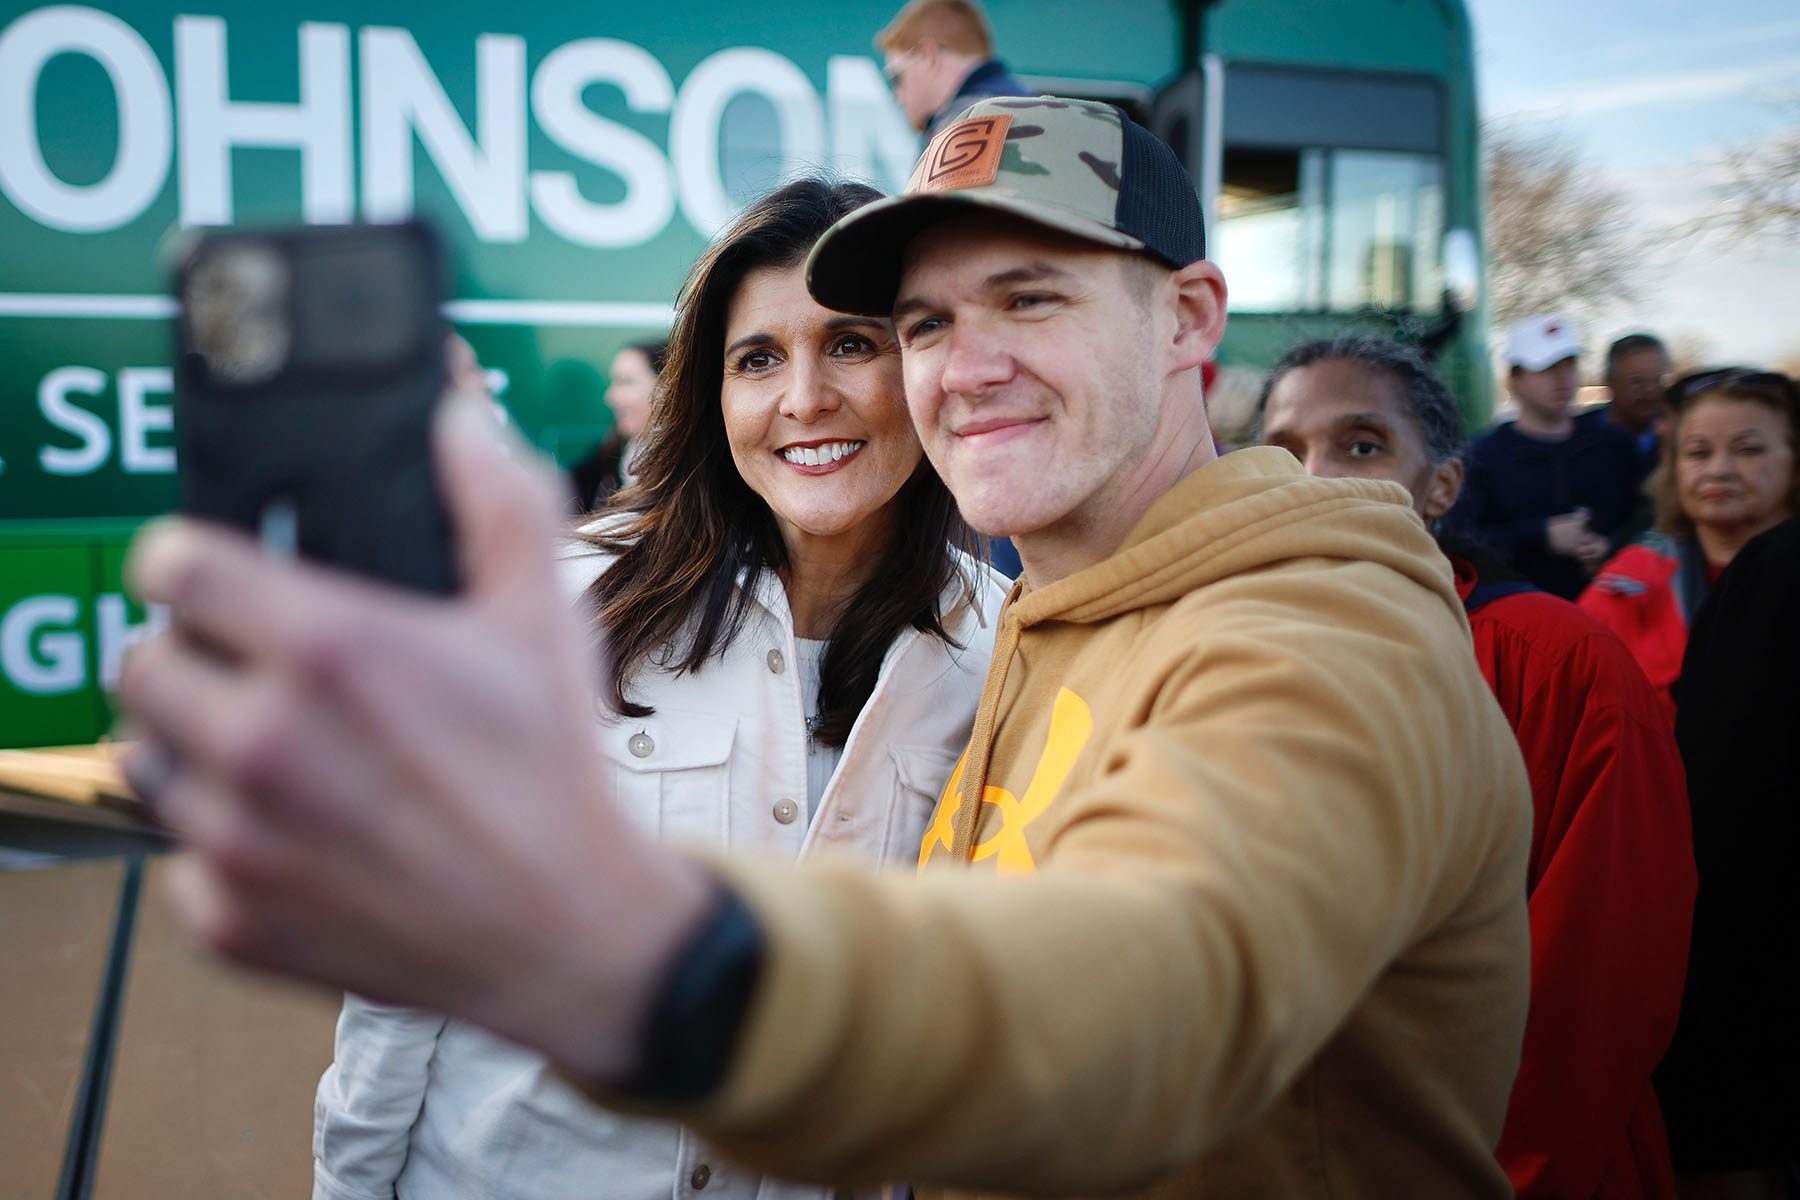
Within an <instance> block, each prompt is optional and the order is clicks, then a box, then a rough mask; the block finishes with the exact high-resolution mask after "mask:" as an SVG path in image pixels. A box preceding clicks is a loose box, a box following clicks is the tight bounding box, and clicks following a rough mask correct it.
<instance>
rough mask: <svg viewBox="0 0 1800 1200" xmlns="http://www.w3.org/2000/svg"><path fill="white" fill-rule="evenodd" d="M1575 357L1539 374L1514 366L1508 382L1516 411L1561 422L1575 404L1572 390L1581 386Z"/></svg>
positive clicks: (1547, 368)
mask: <svg viewBox="0 0 1800 1200" xmlns="http://www.w3.org/2000/svg"><path fill="white" fill-rule="evenodd" d="M1575 364H1576V360H1575V356H1574V355H1572V354H1571V355H1570V356H1569V357H1567V358H1565V359H1563V360H1561V361H1560V362H1553V363H1551V364H1550V365H1549V366H1547V367H1545V368H1544V369H1543V370H1541V371H1527V370H1526V369H1525V368H1523V367H1514V368H1513V369H1512V374H1511V375H1510V376H1509V377H1508V382H1509V384H1510V386H1511V388H1512V394H1513V398H1514V399H1516V400H1517V401H1518V402H1519V411H1520V412H1521V413H1529V414H1530V415H1531V416H1533V417H1536V418H1537V419H1538V420H1540V421H1560V420H1562V419H1563V418H1564V417H1566V416H1568V415H1569V406H1570V405H1572V404H1573V403H1575V389H1576V387H1577V385H1578V384H1579V383H1580V375H1579V374H1578V373H1577V371H1576V365H1575Z"/></svg>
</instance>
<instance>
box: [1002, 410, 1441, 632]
mask: <svg viewBox="0 0 1800 1200" xmlns="http://www.w3.org/2000/svg"><path fill="white" fill-rule="evenodd" d="M1296 558H1347V559H1360V560H1366V561H1370V562H1376V563H1380V564H1381V565H1383V566H1386V567H1390V568H1392V569H1393V570H1395V571H1398V572H1400V573H1401V574H1403V575H1405V576H1406V577H1407V578H1409V579H1411V580H1413V581H1414V582H1416V583H1418V584H1419V585H1420V586H1421V587H1425V588H1427V589H1429V590H1431V591H1433V592H1435V593H1437V594H1438V596H1439V597H1440V598H1441V599H1442V600H1443V602H1444V605H1445V607H1447V608H1449V609H1451V610H1452V611H1455V612H1458V613H1460V612H1461V611H1462V605H1461V602H1460V601H1459V600H1458V599H1457V594H1456V580H1455V577H1454V574H1453V573H1452V571H1451V568H1450V563H1449V560H1447V559H1446V558H1445V557H1444V556H1443V554H1442V553H1440V552H1439V551H1438V549H1437V546H1436V544H1435V543H1434V542H1433V541H1432V539H1431V535H1430V534H1429V533H1427V532H1426V529H1425V525H1424V522H1422V521H1421V520H1420V519H1419V517H1418V514H1417V513H1415V512H1413V510H1412V500H1411V497H1410V496H1409V495H1408V494H1407V492H1406V489H1405V488H1403V487H1401V486H1400V485H1399V484H1397V483H1388V482H1386V481H1383V480H1375V479H1315V478H1313V477H1311V476H1309V475H1307V474H1306V472H1305V471H1304V470H1302V469H1301V467H1300V464H1299V463H1298V462H1297V461H1295V459H1294V456H1293V455H1291V454H1289V453H1288V452H1287V451H1285V450H1280V449H1276V448H1275V447H1272V446H1257V447H1253V448H1251V449H1246V450H1238V451H1235V452H1234V453H1232V454H1228V455H1226V456H1224V457H1223V458H1220V459H1218V460H1216V461H1214V462H1211V463H1208V464H1207V465H1206V466H1204V467H1202V468H1200V469H1199V470H1198V471H1195V472H1194V473H1193V474H1192V475H1189V476H1188V477H1187V478H1186V479H1183V480H1182V481H1181V482H1180V483H1178V484H1176V485H1175V486H1174V487H1173V488H1171V489H1170V490H1169V491H1168V492H1167V493H1165V494H1164V495H1163V496H1161V497H1160V498H1159V499H1158V500H1157V501H1156V503H1155V504H1153V505H1151V506H1150V511H1149V512H1147V513H1145V514H1144V517H1143V519H1142V520H1141V521H1139V522H1138V523H1137V526H1136V527H1135V528H1134V529H1133V530H1132V531H1131V533H1130V535H1128V536H1127V537H1126V539H1125V541H1124V543H1123V544H1122V545H1121V546H1120V547H1119V549H1118V550H1116V551H1115V552H1114V553H1112V554H1111V555H1109V556H1108V557H1106V558H1105V559H1102V560H1101V561H1100V562H1097V563H1095V564H1094V565H1093V566H1091V567H1088V568H1087V569H1085V570H1082V571H1077V572H1076V573H1075V574H1073V575H1070V576H1068V577H1067V578H1064V579H1059V580H1057V581H1056V582H1055V583H1052V584H1050V585H1049V586H1047V587H1044V588H1040V589H1038V590H1036V591H1032V590H1030V589H1029V588H1025V589H1024V590H1022V591H1021V593H1020V595H1019V597H1018V598H1017V599H1016V600H1015V601H1014V603H1013V605H1012V607H1011V609H1010V610H1009V612H1008V615H1009V616H1010V617H1011V618H1012V619H1013V620H1014V621H1016V622H1018V623H1019V625H1020V626H1021V627H1028V626H1031V625H1035V624H1037V623H1039V622H1041V621H1051V620H1055V621H1071V622H1076V623H1090V622H1095V621H1104V620H1108V619H1110V618H1112V617H1116V616H1119V615H1120V614H1122V613H1127V612H1130V611H1132V610H1134V609H1139V608H1147V607H1150V606H1153V605H1159V604H1167V603H1170V602H1172V601H1174V600H1177V599H1179V598H1180V597H1182V596H1184V595H1186V594H1187V593H1189V592H1192V591H1194V590H1196V589H1197V588H1202V587H1205V586H1206V585H1208V584H1210V583H1215V582H1217V581H1219V580H1221V579H1225V578H1227V577H1230V576H1234V575H1241V574H1244V573H1245V572H1248V571H1255V570H1258V569H1260V568H1263V567H1269V566H1273V565H1275V564H1277V563H1280V562H1284V561H1287V560H1289V559H1296Z"/></svg>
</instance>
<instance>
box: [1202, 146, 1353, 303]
mask: <svg viewBox="0 0 1800 1200" xmlns="http://www.w3.org/2000/svg"><path fill="white" fill-rule="evenodd" d="M1324 157H1325V155H1324V152H1323V151H1320V150H1251V149H1232V148H1228V149H1227V150H1226V151H1225V163H1224V171H1223V179H1222V182H1221V186H1220V188H1219V228H1218V230H1217V232H1216V234H1215V235H1214V241H1215V243H1216V248H1215V249H1214V250H1213V255H1212V257H1213V258H1214V260H1215V261H1217V262H1218V263H1219V264H1220V265H1221V266H1222V267H1223V268H1224V269H1225V272H1226V276H1227V278H1229V279H1230V280H1231V307H1232V308H1233V309H1234V310H1235V311H1238V312H1306V311H1311V310H1315V309H1317V308H1319V307H1320V305H1321V303H1322V299H1323V292H1322V289H1321V287H1320V274H1321V269H1322V267H1323V236H1324V221H1323V217H1324V212H1325V173H1324V170H1323V165H1324Z"/></svg>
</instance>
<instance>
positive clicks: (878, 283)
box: [806, 96, 1206, 316]
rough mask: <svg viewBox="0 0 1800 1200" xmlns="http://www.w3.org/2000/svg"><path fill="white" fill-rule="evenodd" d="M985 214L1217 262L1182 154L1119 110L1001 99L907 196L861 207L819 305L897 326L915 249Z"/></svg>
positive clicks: (942, 134) (816, 270) (961, 122)
mask: <svg viewBox="0 0 1800 1200" xmlns="http://www.w3.org/2000/svg"><path fill="white" fill-rule="evenodd" d="M974 209H989V210H995V211H998V212H1004V213H1010V214H1011V215H1013V216H1016V217H1020V218H1023V219H1024V220H1026V221H1029V222H1031V223H1033V224H1036V225H1040V226H1043V227H1045V228H1048V229H1054V230H1058V231H1060V232H1062V233H1067V234H1071V235H1073V236H1075V237H1078V238H1083V239H1085V240H1087V241H1091V242H1098V243H1100V244H1101V245H1105V246H1117V247H1119V248H1120V249H1122V250H1136V251H1140V252H1142V253H1144V254H1148V255H1149V256H1150V257H1151V258H1154V259H1156V260H1157V261H1159V262H1163V263H1167V264H1168V265H1169V266H1171V267H1185V266H1187V265H1188V264H1189V263H1191V262H1195V261H1197V260H1199V259H1202V258H1205V257H1206V236H1205V233H1204V230H1203V228H1202V224H1201V219H1200V199H1199V197H1198V196H1197V195H1196V194H1195V192H1194V183H1193V180H1191V179H1190V178H1188V174H1187V172H1186V171H1185V170H1183V169H1182V166H1181V163H1180V161H1179V160H1177V159H1176V157H1175V154H1174V152H1173V151H1172V150H1170V149H1169V148H1168V147H1167V146H1165V145H1164V144H1163V143H1162V142H1161V141H1159V140H1157V138H1156V136H1155V135H1154V134H1152V133H1151V132H1150V131H1149V130H1147V129H1145V128H1144V127H1143V126H1141V125H1138V124H1136V123H1134V122H1132V121H1131V120H1129V119H1128V118H1127V117H1126V116H1125V115H1124V114H1123V113H1121V112H1120V111H1119V110H1118V109H1116V108H1114V107H1112V106H1111V105H1109V104H1095V103H1092V102H1090V101H1086V100H1063V99H1059V98H1057V97H1055V96H1039V97H1036V98H1032V97H1025V96H1006V97H995V98H992V99H988V100H983V101H981V103H979V104H976V105H973V106H971V107H970V108H968V109H965V110H964V111H963V113H962V115H961V116H960V117H958V118H957V119H956V120H955V121H953V122H951V123H950V124H949V125H948V126H946V127H945V128H944V129H942V130H940V131H939V133H938V135H937V136H936V137H934V138H932V139H931V144H930V145H928V146H926V147H925V153H924V154H923V155H921V156H920V158H919V163H918V165H917V166H915V167H914V168H913V173H912V178H910V179H908V180H907V181H906V190H905V191H903V192H902V193H901V194H900V195H898V196H890V197H888V198H887V199H885V200H877V201H876V202H875V203H873V204H870V205H867V206H866V207H863V208H859V209H857V210H856V211H855V212H853V213H851V214H850V215H849V216H847V217H845V218H844V219H843V220H841V221H839V222H838V223H837V224H836V225H834V226H832V227H831V229H830V230H828V231H827V232H826V234H825V236H824V237H822V238H820V239H819V243H818V245H816V246H814V247H813V251H812V254H811V255H810V256H809V257H808V258H807V260H806V284H807V287H808V288H809V289H810V290H811V292H812V294H813V298H814V299H816V300H818V302H819V303H820V304H823V305H825V306H826V307H828V308H834V309H836V310H838V311H839V312H850V313H861V314H865V315H870V316H886V315H888V314H889V313H890V312H892V311H893V307H894V295H895V293H896V292H897V291H898V290H899V287H900V266H901V261H902V259H903V257H904V255H905V252H906V247H907V245H908V244H909V243H910V242H911V241H912V240H913V238H915V237H917V236H918V235H919V233H920V232H922V231H923V230H924V229H926V228H927V227H929V226H931V225H934V224H936V223H937V222H939V221H942V220H945V219H946V218H949V217H953V216H959V215H962V214H965V213H968V212H970V211H971V210H974Z"/></svg>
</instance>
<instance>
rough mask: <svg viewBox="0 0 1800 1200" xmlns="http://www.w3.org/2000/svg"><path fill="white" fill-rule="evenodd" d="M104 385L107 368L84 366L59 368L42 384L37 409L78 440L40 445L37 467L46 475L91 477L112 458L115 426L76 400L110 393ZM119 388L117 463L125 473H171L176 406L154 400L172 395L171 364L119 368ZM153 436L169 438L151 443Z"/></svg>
mask: <svg viewBox="0 0 1800 1200" xmlns="http://www.w3.org/2000/svg"><path fill="white" fill-rule="evenodd" d="M106 385H107V377H106V373H105V372H104V371H97V370H95V369H94V368H93V367H80V366H76V367H58V368H57V369H56V370H54V371H52V372H50V373H49V374H48V375H46V376H44V378H43V381H42V382H41V383H39V384H38V411H39V412H41V413H42V414H43V416H44V420H46V421H48V422H49V423H50V424H51V425H53V426H55V427H56V428H57V429H58V430H60V431H62V432H63V433H65V434H68V435H69V436H70V437H72V438H74V439H76V441H77V443H78V444H77V445H74V446H50V445H46V446H40V447H38V465H39V466H41V467H42V468H43V470H44V472H45V474H48V475H92V474H93V473H94V472H96V471H98V470H100V469H101V468H102V467H104V466H105V465H106V463H107V460H109V459H110V458H111V457H112V451H113V442H114V438H113V430H112V426H111V425H109V424H108V423H107V421H106V418H104V417H102V416H100V415H99V414H98V413H96V412H93V411H91V410H89V409H87V408H84V407H82V406H81V405H79V404H77V403H75V401H74V400H73V399H72V397H74V396H88V397H94V398H98V397H100V396H102V395H104V394H105V393H106ZM117 386H118V397H119V432H118V439H117V441H118V446H119V466H120V467H121V469H123V470H124V472H125V473H126V474H127V475H170V474H173V473H174V471H175V446H174V444H173V443H172V442H171V441H170V440H169V438H168V436H166V435H168V434H170V432H171V431H172V430H173V429H174V428H175V408H174V406H173V405H172V404H167V403H155V402H153V401H152V399H151V397H153V396H169V395H172V394H173V393H174V391H175V380H174V375H173V372H171V371H170V370H169V368H168V367H125V368H122V369H121V370H120V371H119V375H118V381H117ZM152 434H163V435H165V436H164V437H162V438H160V439H158V440H155V441H152V439H151V435H152Z"/></svg>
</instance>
